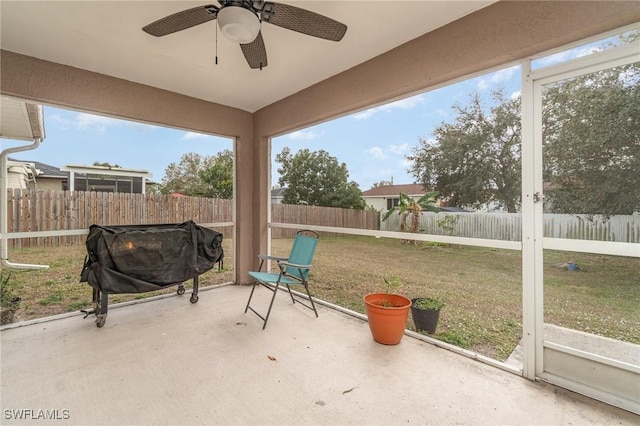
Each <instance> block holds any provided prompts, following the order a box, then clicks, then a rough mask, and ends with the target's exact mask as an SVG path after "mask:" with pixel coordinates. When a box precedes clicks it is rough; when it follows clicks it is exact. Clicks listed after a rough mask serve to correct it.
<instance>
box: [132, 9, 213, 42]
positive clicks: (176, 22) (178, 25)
mask: <svg viewBox="0 0 640 426" xmlns="http://www.w3.org/2000/svg"><path fill="white" fill-rule="evenodd" d="M218 10H219V8H218V7H217V6H214V5H212V4H208V5H205V6H198V7H194V8H192V9H187V10H183V11H182V12H177V13H174V14H173V15H169V16H165V17H164V18H162V19H158V20H157V21H155V22H152V23H150V24H149V25H147V26H144V27H142V31H144V32H145V33H147V34H151V35H152V36H156V37H162V36H165V35H167V34H172V33H175V32H178V31H182V30H186V29H187V28H191V27H195V26H196V25H200V24H204V23H205V22H209V21H213V20H214V19H216V17H217V16H218Z"/></svg>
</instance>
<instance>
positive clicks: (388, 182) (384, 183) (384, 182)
mask: <svg viewBox="0 0 640 426" xmlns="http://www.w3.org/2000/svg"><path fill="white" fill-rule="evenodd" d="M389 185H393V180H381V181H380V182H375V183H374V184H373V185H372V186H371V188H379V187H381V186H389Z"/></svg>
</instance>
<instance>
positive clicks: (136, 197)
mask: <svg viewBox="0 0 640 426" xmlns="http://www.w3.org/2000/svg"><path fill="white" fill-rule="evenodd" d="M231 218H232V205H231V200H220V199H211V198H197V197H174V196H171V195H159V194H130V193H113V192H94V191H92V192H84V191H73V192H70V191H35V190H20V189H11V190H9V191H8V194H7V222H8V230H9V232H27V231H31V232H37V231H62V230H78V229H87V228H89V226H90V225H92V224H100V225H142V224H160V223H181V222H185V221H187V220H193V221H194V222H197V223H214V222H231V220H232V219H231ZM217 231H219V232H222V233H223V234H225V238H229V237H231V235H232V229H231V228H220V229H217ZM85 239H86V237H85V236H84V235H79V236H62V237H38V238H23V239H19V240H18V239H12V240H9V247H34V246H35V247H51V246H57V245H66V244H81V243H84V241H85Z"/></svg>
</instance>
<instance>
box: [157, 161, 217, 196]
mask: <svg viewBox="0 0 640 426" xmlns="http://www.w3.org/2000/svg"><path fill="white" fill-rule="evenodd" d="M212 161H213V160H212V157H202V156H201V155H200V154H196V153H193V152H189V153H186V154H184V155H183V156H182V157H180V163H178V164H176V163H171V164H169V165H168V166H167V168H166V169H165V172H164V178H162V185H161V189H160V192H162V193H163V194H171V193H174V192H177V193H180V194H183V195H189V196H203V195H205V194H206V191H207V185H206V184H205V182H204V181H203V180H202V179H201V177H200V172H201V171H203V170H204V169H205V168H207V167H208V166H209V165H210V164H211V163H212Z"/></svg>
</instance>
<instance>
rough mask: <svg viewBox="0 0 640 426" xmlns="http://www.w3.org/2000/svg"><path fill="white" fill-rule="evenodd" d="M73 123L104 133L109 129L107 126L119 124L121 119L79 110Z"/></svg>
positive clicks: (82, 127) (81, 127) (76, 125)
mask: <svg viewBox="0 0 640 426" xmlns="http://www.w3.org/2000/svg"><path fill="white" fill-rule="evenodd" d="M73 123H74V126H75V127H77V128H78V129H83V130H86V129H95V130H97V131H98V133H100V134H104V133H105V132H106V131H107V127H109V126H118V125H119V124H120V123H121V121H120V120H117V119H115V118H110V117H103V116H100V115H93V114H87V113H86V112H79V113H78V114H76V116H75V118H74V121H73Z"/></svg>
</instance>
